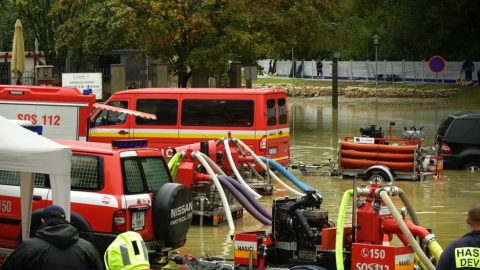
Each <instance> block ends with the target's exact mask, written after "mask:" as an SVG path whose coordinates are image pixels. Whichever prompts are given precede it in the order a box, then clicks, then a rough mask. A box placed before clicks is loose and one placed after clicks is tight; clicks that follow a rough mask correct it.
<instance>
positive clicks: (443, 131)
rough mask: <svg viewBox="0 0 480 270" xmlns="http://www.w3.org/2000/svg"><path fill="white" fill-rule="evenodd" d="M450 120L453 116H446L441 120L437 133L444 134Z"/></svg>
mask: <svg viewBox="0 0 480 270" xmlns="http://www.w3.org/2000/svg"><path fill="white" fill-rule="evenodd" d="M452 120H453V117H448V118H447V119H445V120H443V122H442V123H441V124H440V127H438V132H437V135H439V136H444V135H445V132H446V131H447V129H448V126H450V123H452Z"/></svg>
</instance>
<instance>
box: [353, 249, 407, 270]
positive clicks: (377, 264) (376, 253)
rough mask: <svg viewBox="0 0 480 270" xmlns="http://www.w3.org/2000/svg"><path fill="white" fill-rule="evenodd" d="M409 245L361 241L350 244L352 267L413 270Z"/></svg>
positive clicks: (368, 269)
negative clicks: (364, 242) (377, 243)
mask: <svg viewBox="0 0 480 270" xmlns="http://www.w3.org/2000/svg"><path fill="white" fill-rule="evenodd" d="M413 266H414V256H413V250H412V248H411V247H394V246H382V245H371V244H363V243H354V244H352V269H355V270H374V269H375V270H413Z"/></svg>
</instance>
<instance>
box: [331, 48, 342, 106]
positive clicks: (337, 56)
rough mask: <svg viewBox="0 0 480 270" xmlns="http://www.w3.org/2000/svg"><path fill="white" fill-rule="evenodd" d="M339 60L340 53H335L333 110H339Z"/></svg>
mask: <svg viewBox="0 0 480 270" xmlns="http://www.w3.org/2000/svg"><path fill="white" fill-rule="evenodd" d="M338 58H340V53H339V52H337V51H334V52H333V62H332V108H333V109H337V108H338Z"/></svg>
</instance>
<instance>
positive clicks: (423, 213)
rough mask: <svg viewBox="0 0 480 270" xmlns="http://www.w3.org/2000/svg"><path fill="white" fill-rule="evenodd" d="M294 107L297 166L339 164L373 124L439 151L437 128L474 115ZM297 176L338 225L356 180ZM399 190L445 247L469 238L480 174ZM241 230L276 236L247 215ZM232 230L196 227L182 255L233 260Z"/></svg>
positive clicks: (479, 198) (268, 202)
mask: <svg viewBox="0 0 480 270" xmlns="http://www.w3.org/2000/svg"><path fill="white" fill-rule="evenodd" d="M289 103H290V104H289V106H290V117H291V145H292V146H291V155H292V161H293V162H304V163H322V162H325V161H328V159H334V158H335V155H336V148H337V145H338V139H339V138H342V137H343V136H346V135H355V136H358V135H360V132H359V129H360V128H361V127H366V126H368V125H370V124H377V125H378V126H380V127H382V131H384V133H385V136H388V130H389V124H390V122H395V125H394V126H393V127H392V136H393V137H400V135H401V132H402V131H403V127H411V126H413V125H415V126H416V127H420V126H423V127H424V129H423V130H424V133H425V143H424V146H433V143H434V137H435V132H436V128H437V126H438V125H439V124H440V122H441V121H442V119H443V118H444V117H445V116H447V115H448V114H449V113H450V112H453V111H458V110H465V109H473V108H468V106H462V107H461V108H459V107H458V106H457V107H455V106H453V105H450V106H448V105H444V106H441V105H440V106H438V107H437V108H438V109H436V106H433V105H425V104H416V105H408V106H406V105H392V104H388V105H387V104H383V105H382V104H379V105H378V111H377V109H376V107H375V105H371V104H355V105H344V106H342V104H341V103H340V109H338V110H335V111H332V109H331V107H330V106H329V105H326V106H325V105H320V104H313V103H311V104H305V103H303V102H296V101H293V102H292V101H289ZM293 174H294V175H296V176H297V177H298V178H299V179H300V180H301V181H303V182H305V183H306V184H308V185H311V186H313V187H315V188H317V189H318V190H319V191H320V193H321V194H322V196H323V204H322V208H323V209H324V210H326V211H328V212H329V219H330V220H331V221H333V222H334V223H336V222H337V214H338V211H339V205H340V201H341V198H342V195H343V193H344V192H345V191H346V190H348V189H351V188H352V183H353V180H352V179H351V178H348V179H347V178H345V179H342V178H338V177H323V176H303V175H302V174H301V173H300V172H299V171H295V170H294V171H293ZM360 184H361V183H360ZM395 185H397V186H399V187H400V188H402V189H403V190H404V192H405V193H406V195H407V196H408V198H409V199H410V201H411V203H412V204H413V206H414V207H415V209H416V211H417V214H418V217H419V220H420V224H421V225H423V226H425V227H426V228H430V229H432V231H433V233H434V234H435V235H436V236H437V239H438V242H439V243H440V245H442V247H445V246H446V245H447V244H448V243H449V242H450V241H452V240H453V239H456V238H458V237H460V236H461V235H463V234H464V233H465V232H467V230H468V228H467V225H466V222H465V220H466V212H467V211H468V208H469V207H470V206H471V205H472V204H474V203H478V202H480V173H478V172H477V173H471V172H467V171H445V172H444V177H443V179H433V178H429V179H427V180H424V181H416V182H414V181H397V182H395ZM278 188H280V187H278ZM287 195H288V194H287V193H286V192H285V191H282V190H277V191H274V194H273V195H271V196H264V197H263V198H261V199H260V201H261V203H262V204H263V206H264V207H266V208H267V209H269V210H270V211H271V206H272V200H273V199H274V198H277V197H283V196H287ZM394 202H395V204H396V205H397V207H398V208H401V207H403V205H402V204H401V201H400V199H399V198H394ZM349 222H350V221H349ZM235 227H236V231H237V232H247V231H256V230H266V231H267V232H269V231H270V226H263V225H262V224H261V223H260V222H258V221H256V220H255V219H254V218H253V217H252V216H251V215H250V214H248V213H247V212H246V211H245V210H244V217H243V218H242V219H239V220H235ZM228 230H229V228H228V225H227V224H226V223H225V224H223V225H221V226H218V227H212V226H204V227H199V226H197V225H193V226H192V227H191V228H190V231H189V234H188V238H187V243H186V246H185V247H184V248H182V249H181V250H180V252H181V253H189V254H192V255H194V256H206V255H208V256H222V257H227V258H233V241H232V240H231V239H230V237H229V236H228Z"/></svg>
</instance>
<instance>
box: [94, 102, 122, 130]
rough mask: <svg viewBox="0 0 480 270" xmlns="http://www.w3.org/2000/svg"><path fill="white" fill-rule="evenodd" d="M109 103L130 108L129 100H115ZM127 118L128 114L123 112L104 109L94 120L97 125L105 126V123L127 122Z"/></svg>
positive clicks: (117, 123)
mask: <svg viewBox="0 0 480 270" xmlns="http://www.w3.org/2000/svg"><path fill="white" fill-rule="evenodd" d="M107 105H109V106H113V107H118V108H125V109H127V108H128V102H127V101H125V100H115V101H111V102H109V103H108V104H107ZM126 119H127V114H125V113H122V112H112V111H107V110H102V111H101V112H100V113H99V114H98V115H97V117H96V118H95V119H94V121H93V125H95V126H105V125H119V124H123V123H125V121H126Z"/></svg>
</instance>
